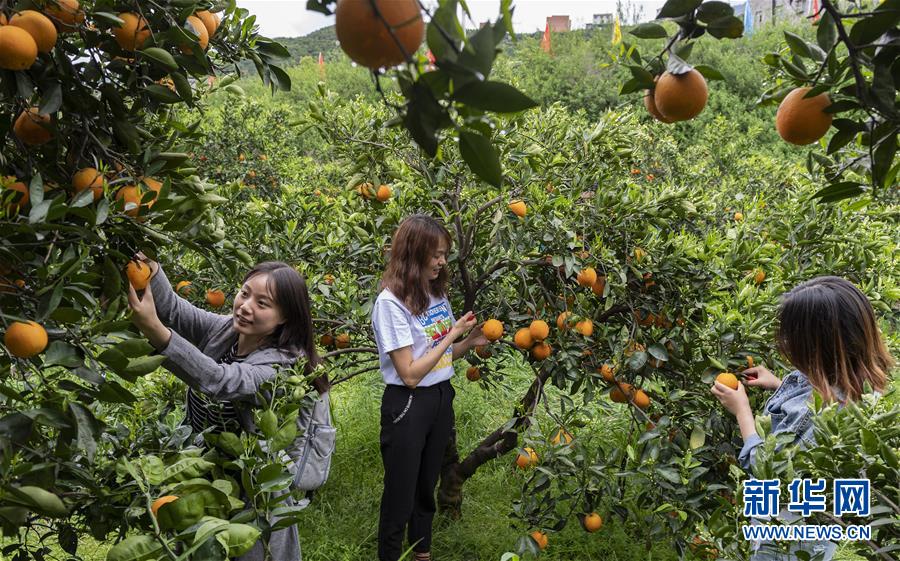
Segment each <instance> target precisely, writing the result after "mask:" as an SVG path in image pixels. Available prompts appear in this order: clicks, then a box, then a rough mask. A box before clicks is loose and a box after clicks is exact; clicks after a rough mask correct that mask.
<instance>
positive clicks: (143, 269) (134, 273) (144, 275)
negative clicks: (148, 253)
mask: <svg viewBox="0 0 900 561" xmlns="http://www.w3.org/2000/svg"><path fill="white" fill-rule="evenodd" d="M125 274H126V275H127V276H128V282H130V283H131V286H133V287H134V289H135V290H144V289H145V288H147V283H149V282H150V266H149V265H147V264H146V263H144V262H143V261H129V262H128V265H127V266H126V267H125Z"/></svg>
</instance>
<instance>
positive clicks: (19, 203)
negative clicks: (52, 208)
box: [3, 177, 31, 214]
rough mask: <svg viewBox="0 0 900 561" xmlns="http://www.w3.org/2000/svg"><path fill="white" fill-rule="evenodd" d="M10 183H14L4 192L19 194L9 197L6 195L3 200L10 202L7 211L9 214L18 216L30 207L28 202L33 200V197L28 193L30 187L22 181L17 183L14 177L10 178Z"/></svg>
mask: <svg viewBox="0 0 900 561" xmlns="http://www.w3.org/2000/svg"><path fill="white" fill-rule="evenodd" d="M9 180H10V181H13V182H12V183H10V184H9V185H7V186H6V188H5V189H4V191H15V192H17V193H19V194H18V195H7V194H6V193H4V194H3V195H4V196H3V199H4V200H9V201H10V202H9V204H8V205H7V207H6V211H7V212H8V213H9V214H18V212H19V211H20V210H21V209H22V208H24V207H25V206H26V205H28V201H29V199H30V198H31V195H30V194H29V193H28V186H27V185H25V184H24V183H22V182H21V181H15V178H14V177H10V178H9Z"/></svg>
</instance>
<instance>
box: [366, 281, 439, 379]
mask: <svg viewBox="0 0 900 561" xmlns="http://www.w3.org/2000/svg"><path fill="white" fill-rule="evenodd" d="M455 321H456V319H455V318H454V317H453V312H452V311H451V310H450V302H449V301H448V300H447V299H446V298H435V297H434V296H432V297H431V301H430V302H429V304H428V309H427V310H425V313H423V314H421V315H418V316H416V315H413V313H412V312H411V311H409V308H407V307H406V305H405V304H404V303H403V302H402V301H401V300H400V299H398V298H397V297H396V296H394V294H393V293H392V292H391V291H390V290H388V289H386V288H385V289H384V290H382V291H381V293H380V294H379V295H378V298H377V299H376V300H375V306H374V307H373V308H372V328H373V329H374V330H375V343H376V344H377V345H378V359H379V361H380V363H381V376H382V378H384V383H385V384H392V385H395V386H402V385H404V384H403V380H401V379H400V376H399V375H398V374H397V369H396V368H394V363H393V361H392V360H391V357H390V355H389V354H388V353H389V352H391V351H394V350H397V349H402V348H403V347H410V346H411V347H412V355H413V360H416V359H418V358H420V357H422V356H423V355H424V354H425V353H427V352H428V351H429V350H430V349H432V348H434V347H436V346H437V345H438V344H439V343H440V342H441V340H442V339H443V338H444V337H446V336H447V335H449V333H450V329H451V328H452V327H453V324H454V322H455ZM451 376H453V345H450V346H449V347H447V350H446V351H445V352H444V355H443V356H442V357H441V358H440V360H438V362H437V364H436V365H435V366H434V368H432V369H431V372H429V373H428V374H426V375H425V377H424V378H422V381H421V382H419V384H418V385H419V386H420V387H427V386H433V385H435V384H439V383H441V382H443V381H445V380H449V379H450V377H451Z"/></svg>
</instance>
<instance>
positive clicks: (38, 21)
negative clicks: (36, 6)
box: [9, 10, 57, 53]
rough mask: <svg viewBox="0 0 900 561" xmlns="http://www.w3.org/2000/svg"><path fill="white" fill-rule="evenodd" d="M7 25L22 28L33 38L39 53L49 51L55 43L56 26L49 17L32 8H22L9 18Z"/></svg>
mask: <svg viewBox="0 0 900 561" xmlns="http://www.w3.org/2000/svg"><path fill="white" fill-rule="evenodd" d="M9 25H14V26H16V27H19V28H22V29H24V30H25V31H27V32H28V34H29V35H31V37H32V38H33V39H34V42H35V44H36V45H37V48H38V52H39V53H49V52H50V51H52V50H53V46H54V45H56V38H57V34H56V27H55V26H54V25H53V22H52V21H50V18H48V17H47V16H45V15H44V14H42V13H40V12H36V11H34V10H22V11H21V12H19V13H17V14H13V17H11V18H9Z"/></svg>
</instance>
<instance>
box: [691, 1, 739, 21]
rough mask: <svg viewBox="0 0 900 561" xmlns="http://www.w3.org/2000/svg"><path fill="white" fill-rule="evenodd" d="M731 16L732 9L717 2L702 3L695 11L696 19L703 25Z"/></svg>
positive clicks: (725, 3) (723, 3) (725, 4)
mask: <svg viewBox="0 0 900 561" xmlns="http://www.w3.org/2000/svg"><path fill="white" fill-rule="evenodd" d="M733 15H734V8H732V7H731V5H730V4H728V3H727V2H719V1H718V0H712V1H711V2H704V3H703V4H700V9H699V10H697V19H698V20H700V21H702V22H703V23H710V22H712V21H715V20H717V19H720V18H724V17H728V16H733Z"/></svg>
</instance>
